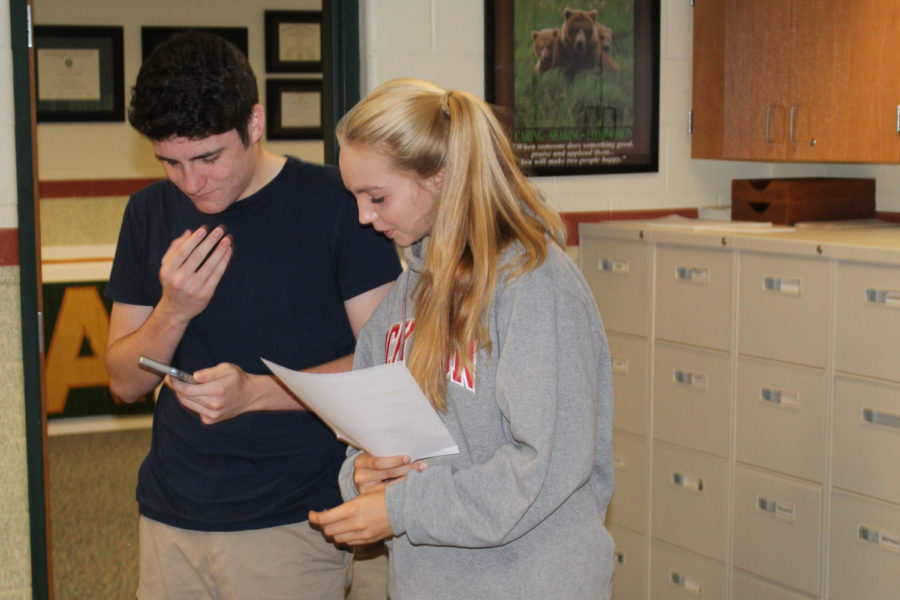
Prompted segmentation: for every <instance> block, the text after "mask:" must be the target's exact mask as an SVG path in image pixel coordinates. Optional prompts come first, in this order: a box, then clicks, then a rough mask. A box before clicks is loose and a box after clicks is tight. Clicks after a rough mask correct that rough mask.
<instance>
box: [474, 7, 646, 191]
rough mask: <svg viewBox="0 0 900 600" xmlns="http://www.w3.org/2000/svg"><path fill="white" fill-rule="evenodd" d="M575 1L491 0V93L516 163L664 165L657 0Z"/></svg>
mask: <svg viewBox="0 0 900 600" xmlns="http://www.w3.org/2000/svg"><path fill="white" fill-rule="evenodd" d="M568 4H569V3H568V2H566V0H485V27H486V29H485V44H486V49H485V50H486V51H485V60H486V65H485V75H486V81H485V97H486V99H487V101H488V102H490V103H492V104H494V105H495V107H496V108H497V114H498V115H499V116H500V118H501V120H502V121H503V122H504V124H505V125H506V126H507V128H508V131H509V135H510V139H511V141H512V144H513V149H514V151H515V152H516V156H517V158H518V162H519V166H520V167H521V168H522V169H523V171H525V172H526V173H527V174H528V175H533V176H554V175H590V174H607V173H637V172H656V171H658V170H659V60H660V24H659V23H660V0H605V1H604V2H603V3H600V5H601V6H602V8H601V9H583V10H572V9H570V8H568V7H567V5H568ZM591 23H593V25H591ZM598 24H599V25H601V26H602V27H599V26H598ZM554 32H555V33H554ZM539 54H540V58H539Z"/></svg>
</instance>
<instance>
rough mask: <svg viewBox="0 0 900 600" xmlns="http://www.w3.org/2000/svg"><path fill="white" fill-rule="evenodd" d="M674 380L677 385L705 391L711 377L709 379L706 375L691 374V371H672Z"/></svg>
mask: <svg viewBox="0 0 900 600" xmlns="http://www.w3.org/2000/svg"><path fill="white" fill-rule="evenodd" d="M672 378H673V379H674V380H675V383H678V384H681V385H689V386H691V387H693V388H697V389H698V390H705V389H706V384H707V382H708V381H709V377H707V375H706V373H691V372H690V371H682V370H680V369H675V370H674V371H672Z"/></svg>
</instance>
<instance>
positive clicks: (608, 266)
mask: <svg viewBox="0 0 900 600" xmlns="http://www.w3.org/2000/svg"><path fill="white" fill-rule="evenodd" d="M597 268H598V269H599V270H601V271H604V272H606V273H615V274H617V275H628V272H629V271H630V270H631V265H630V264H629V262H628V261H627V260H617V259H615V258H602V257H601V258H600V262H599V263H598V264H597Z"/></svg>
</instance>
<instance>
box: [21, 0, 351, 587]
mask: <svg viewBox="0 0 900 600" xmlns="http://www.w3.org/2000/svg"><path fill="white" fill-rule="evenodd" d="M9 7H10V36H11V42H12V43H11V45H12V62H13V104H14V110H15V138H16V139H15V148H16V150H15V153H16V180H17V208H18V213H19V216H18V233H19V286H20V298H21V302H20V304H21V313H22V316H21V319H22V362H23V367H24V379H25V381H24V388H25V389H24V392H25V394H24V395H25V441H26V455H27V463H28V464H27V468H28V506H29V515H30V519H29V520H30V527H31V531H30V535H31V588H32V598H34V600H45V599H50V598H52V597H53V588H52V577H53V569H52V562H51V548H50V525H51V524H50V519H49V513H48V510H49V502H48V497H49V491H50V490H49V485H48V477H47V476H48V468H47V425H46V423H47V419H46V410H45V407H44V404H43V389H42V387H43V373H42V369H43V359H44V348H43V335H44V332H43V323H42V318H43V317H42V314H41V310H42V309H41V307H42V298H41V272H40V268H39V265H40V227H39V203H38V197H37V189H38V187H37V185H38V174H37V159H36V153H35V152H36V149H35V144H34V142H33V138H32V135H33V127H34V123H35V118H34V98H33V94H32V90H33V89H34V85H33V82H32V72H33V71H32V70H31V63H32V60H33V57H32V44H31V40H32V35H31V32H32V24H31V0H9ZM322 12H323V25H324V38H325V39H324V43H325V44H326V47H328V48H330V52H326V53H325V55H326V56H327V58H326V60H325V64H323V69H325V71H324V72H325V73H326V74H331V77H326V78H325V90H324V92H325V98H326V102H325V103H324V104H325V105H324V107H323V115H322V120H323V123H331V125H332V128H331V135H326V136H325V139H324V140H323V141H324V146H325V156H324V159H325V162H326V163H331V164H336V163H337V153H338V149H337V144H336V142H335V140H334V135H333V132H334V125H336V124H337V121H338V119H340V117H341V116H342V115H343V114H344V113H345V112H347V110H349V109H350V108H351V107H352V106H353V105H354V104H356V102H358V101H359V98H360V91H359V90H360V58H359V0H323V1H322Z"/></svg>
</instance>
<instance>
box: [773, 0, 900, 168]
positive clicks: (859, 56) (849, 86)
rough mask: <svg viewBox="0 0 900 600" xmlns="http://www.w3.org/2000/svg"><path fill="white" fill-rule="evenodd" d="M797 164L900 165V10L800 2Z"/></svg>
mask: <svg viewBox="0 0 900 600" xmlns="http://www.w3.org/2000/svg"><path fill="white" fill-rule="evenodd" d="M791 20H792V27H791V29H792V31H791V49H792V50H791V58H790V64H791V74H790V81H791V96H792V103H795V104H796V105H799V109H798V110H797V118H795V128H794V142H793V143H792V144H791V147H790V152H789V158H790V159H792V160H800V161H814V162H876V163H877V162H889V163H893V162H897V161H898V160H900V136H898V132H897V128H898V110H900V109H898V106H900V75H898V73H900V53H898V52H897V51H896V44H897V41H898V35H900V3H898V2H896V1H894V0H881V1H877V2H859V1H858V0H857V1H854V0H793V10H792V17H791Z"/></svg>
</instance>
